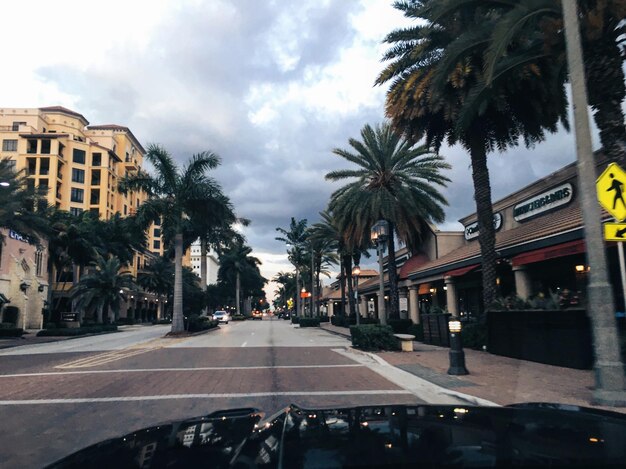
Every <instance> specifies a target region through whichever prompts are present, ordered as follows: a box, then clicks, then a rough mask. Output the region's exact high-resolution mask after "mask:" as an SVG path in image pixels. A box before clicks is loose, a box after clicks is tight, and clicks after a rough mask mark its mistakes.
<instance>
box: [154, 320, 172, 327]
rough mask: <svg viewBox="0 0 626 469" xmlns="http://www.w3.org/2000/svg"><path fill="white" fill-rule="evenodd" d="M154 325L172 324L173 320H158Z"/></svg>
mask: <svg viewBox="0 0 626 469" xmlns="http://www.w3.org/2000/svg"><path fill="white" fill-rule="evenodd" d="M152 324H154V325H155V326H156V325H157V324H172V320H171V319H157V320H155V321H152Z"/></svg>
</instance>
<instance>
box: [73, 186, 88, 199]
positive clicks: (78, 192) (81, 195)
mask: <svg viewBox="0 0 626 469" xmlns="http://www.w3.org/2000/svg"><path fill="white" fill-rule="evenodd" d="M84 199H85V191H84V190H83V189H78V188H77V187H72V189H71V193H70V200H71V201H72V202H83V201H84Z"/></svg>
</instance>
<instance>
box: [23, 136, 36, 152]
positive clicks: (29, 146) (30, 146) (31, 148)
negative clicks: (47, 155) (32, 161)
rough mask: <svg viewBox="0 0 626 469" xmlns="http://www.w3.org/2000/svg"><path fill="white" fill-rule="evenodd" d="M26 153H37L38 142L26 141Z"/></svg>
mask: <svg viewBox="0 0 626 469" xmlns="http://www.w3.org/2000/svg"><path fill="white" fill-rule="evenodd" d="M26 153H31V154H32V153H37V140H33V139H29V140H27V141H26Z"/></svg>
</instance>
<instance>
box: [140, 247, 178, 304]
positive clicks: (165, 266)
mask: <svg viewBox="0 0 626 469" xmlns="http://www.w3.org/2000/svg"><path fill="white" fill-rule="evenodd" d="M137 285H138V286H140V287H141V288H143V289H144V290H145V291H149V292H151V293H155V294H157V295H165V296H169V294H170V292H171V291H172V290H173V289H174V264H173V262H172V260H171V259H169V258H168V257H165V256H162V257H157V258H156V259H153V260H152V261H150V262H148V263H147V264H146V265H145V267H144V268H143V269H142V271H141V272H140V273H138V274H137Z"/></svg>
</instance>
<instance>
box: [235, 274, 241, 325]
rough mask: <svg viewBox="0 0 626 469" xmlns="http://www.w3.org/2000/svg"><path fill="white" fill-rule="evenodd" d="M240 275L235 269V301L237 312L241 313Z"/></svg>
mask: <svg viewBox="0 0 626 469" xmlns="http://www.w3.org/2000/svg"><path fill="white" fill-rule="evenodd" d="M240 294H241V275H240V274H239V271H237V277H236V278H235V302H236V303H237V314H241V299H240V296H239V295H240Z"/></svg>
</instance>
